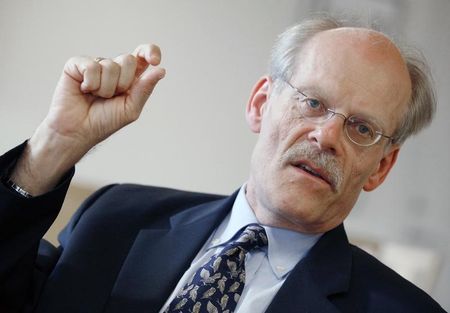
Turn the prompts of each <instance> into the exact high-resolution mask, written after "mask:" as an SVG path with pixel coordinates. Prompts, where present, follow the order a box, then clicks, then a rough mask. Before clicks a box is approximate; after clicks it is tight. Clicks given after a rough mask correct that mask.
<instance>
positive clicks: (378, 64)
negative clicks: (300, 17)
mask: <svg viewBox="0 0 450 313" xmlns="http://www.w3.org/2000/svg"><path fill="white" fill-rule="evenodd" d="M344 26H345V25H344V24H342V23H341V22H339V21H336V20H334V19H331V18H327V17H324V18H316V19H311V20H308V21H305V22H303V23H302V24H299V25H297V26H294V27H293V28H291V29H289V30H287V31H286V32H285V33H283V34H282V35H281V36H280V38H279V40H278V41H277V43H276V45H275V47H274V50H273V55H272V60H271V68H270V73H269V75H267V76H264V77H262V78H261V79H260V80H259V81H258V82H257V83H256V85H255V87H254V89H253V91H252V92H251V97H250V99H249V101H248V104H247V109H246V118H247V121H248V124H249V126H250V129H251V130H252V131H253V132H255V133H258V134H259V138H258V141H257V143H256V147H255V149H254V152H253V155H252V159H251V170H250V177H249V179H248V181H247V183H246V184H245V185H244V186H243V187H242V188H241V189H240V190H239V191H237V192H236V193H235V194H233V195H231V196H230V197H221V196H216V195H207V194H200V193H189V192H183V191H177V190H170V189H164V188H156V187H145V186H134V185H112V186H107V187H105V188H103V189H101V190H99V191H97V192H96V193H95V194H94V195H92V196H91V197H90V198H89V199H88V200H87V201H86V202H85V203H84V204H83V205H82V207H81V208H80V209H79V211H78V212H77V213H76V215H75V216H74V217H73V218H72V221H71V222H70V223H69V225H68V226H67V227H66V228H65V230H64V231H63V232H62V234H61V235H60V242H61V246H60V247H59V248H58V249H56V248H54V247H52V246H50V245H48V244H46V243H45V242H42V243H41V245H40V248H39V252H37V251H38V245H39V241H40V238H41V237H42V235H43V234H44V233H45V231H46V229H47V228H48V227H49V226H50V225H51V223H52V221H53V219H54V218H55V216H56V215H57V213H58V210H59V208H60V206H61V203H62V201H63V198H64V194H65V192H66V190H67V187H68V184H69V181H70V177H71V176H72V175H73V167H74V165H75V164H76V162H77V161H78V160H79V159H80V158H82V156H83V155H84V154H85V153H86V152H87V151H89V150H90V149H91V148H92V147H93V146H95V145H96V144H97V143H98V142H100V141H102V140H103V139H105V138H106V137H108V136H109V135H111V134H112V133H114V132H115V131H117V130H118V129H120V128H121V127H123V126H125V125H126V124H128V123H130V122H132V121H134V120H135V119H137V118H138V116H139V114H140V112H141V110H142V107H143V105H144V103H145V102H146V100H147V98H148V97H149V96H150V94H151V93H152V91H153V89H154V87H155V86H156V84H157V82H158V81H159V80H160V79H162V78H163V77H164V74H165V72H164V69H162V68H161V67H160V66H159V64H160V61H161V53H160V50H159V48H158V47H157V46H155V45H143V46H140V47H138V48H137V49H136V51H135V53H134V54H133V55H122V56H119V57H117V58H115V59H113V60H111V59H103V58H97V59H93V58H88V57H77V58H73V59H71V60H69V61H68V62H67V64H66V65H65V68H64V72H63V74H62V76H61V79H60V81H59V83H58V86H57V88H56V91H55V95H54V98H53V101H52V105H51V107H50V111H49V113H48V115H47V117H46V118H45V120H44V121H43V122H42V124H41V125H40V126H39V127H38V129H37V130H36V132H35V133H34V134H33V136H32V137H31V138H30V139H29V140H28V141H27V142H26V143H24V144H23V145H21V146H19V147H17V148H15V149H14V150H12V151H10V152H8V153H7V154H5V155H4V156H3V157H2V158H1V159H0V165H1V168H2V177H3V186H2V187H0V188H2V189H1V197H2V203H1V204H0V214H1V215H0V216H1V218H0V223H1V224H0V229H2V243H1V250H0V251H2V264H1V268H0V277H1V280H0V283H1V285H0V286H1V287H0V288H1V297H2V298H1V303H0V305H1V308H2V310H3V311H5V312H21V311H24V312H233V311H234V312H443V309H442V308H441V307H440V306H439V305H438V304H437V303H436V302H434V301H433V300H432V299H431V298H430V297H429V296H428V295H426V294H425V293H424V292H423V291H421V290H420V289H418V288H417V287H415V286H413V285H412V284H411V283H409V282H407V281H406V280H404V279H403V278H401V277H400V276H398V275H397V274H396V273H394V272H393V271H391V270H390V269H388V268H387V267H386V266H384V265H382V264H381V263H380V262H378V261H377V260H375V259H374V258H373V257H371V256H369V255H368V254H366V253H364V252H363V251H362V250H360V249H358V248H357V247H354V246H352V245H350V244H349V243H348V241H347V238H346V235H345V231H344V228H343V226H342V223H343V220H344V219H345V217H346V216H347V215H348V214H349V213H350V211H351V209H352V208H353V206H354V204H355V202H356V200H357V198H358V196H359V193H360V192H361V190H362V189H364V190H366V191H371V190H373V189H375V188H376V187H378V186H379V185H380V184H381V183H382V182H383V181H384V179H385V178H386V176H387V175H388V173H389V171H390V169H391V168H392V166H393V165H394V164H395V162H396V159H397V155H398V152H399V149H400V147H401V144H402V143H403V142H404V140H405V139H406V138H407V137H408V136H409V135H411V134H413V133H416V132H417V131H419V130H420V129H422V128H423V127H424V126H426V125H427V124H428V123H429V122H430V121H431V118H432V116H433V113H434V106H435V104H434V99H433V92H432V89H431V87H430V86H429V80H428V78H427V76H426V67H424V65H423V64H422V63H421V61H420V59H417V58H415V57H411V56H409V54H408V53H406V52H401V51H400V50H399V49H398V48H397V47H396V46H395V45H394V44H393V43H392V42H391V41H390V40H389V39H388V38H387V37H386V36H385V35H383V34H381V33H379V32H376V31H374V30H370V29H367V28H356V27H344ZM242 236H244V237H242ZM242 238H244V239H242ZM255 241H257V244H256V245H255V246H254V247H249V246H246V247H243V243H247V244H248V243H254V242H255ZM244 259H245V261H243V260H244ZM225 260H226V261H225ZM224 268H225V270H223V269H224ZM224 272H226V273H224Z"/></svg>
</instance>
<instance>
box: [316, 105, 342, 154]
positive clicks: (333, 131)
mask: <svg viewBox="0 0 450 313" xmlns="http://www.w3.org/2000/svg"><path fill="white" fill-rule="evenodd" d="M336 117H340V118H336ZM341 119H342V120H341ZM345 120H346V117H345V115H343V114H341V113H336V112H334V114H333V115H332V116H331V118H330V119H328V120H326V121H324V122H322V123H318V124H316V125H315V127H314V129H313V130H311V131H310V132H309V134H308V139H309V140H310V141H312V142H314V143H315V144H316V145H318V147H319V148H320V149H321V150H324V151H328V152H331V153H333V154H336V153H338V152H339V147H340V144H341V142H342V136H343V135H344V134H343V130H344V123H345Z"/></svg>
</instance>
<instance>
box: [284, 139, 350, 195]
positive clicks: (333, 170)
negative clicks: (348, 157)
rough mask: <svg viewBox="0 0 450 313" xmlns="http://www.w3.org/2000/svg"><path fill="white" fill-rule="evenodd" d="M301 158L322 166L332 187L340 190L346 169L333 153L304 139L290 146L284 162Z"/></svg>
mask: <svg viewBox="0 0 450 313" xmlns="http://www.w3.org/2000/svg"><path fill="white" fill-rule="evenodd" d="M299 160H307V161H309V162H311V163H312V164H313V165H314V166H315V167H318V168H320V169H321V170H322V171H323V172H324V173H325V175H326V176H327V178H328V180H329V181H330V182H331V185H332V187H333V188H334V189H335V190H339V187H340V186H341V184H342V181H343V179H344V170H343V169H342V166H341V165H340V163H339V162H338V160H337V159H336V157H335V156H334V155H333V154H331V153H329V152H326V151H323V150H320V149H318V148H316V147H314V146H312V145H311V144H310V143H308V142H307V141H302V142H300V143H298V144H296V145H293V146H292V147H290V148H289V149H288V150H287V151H286V152H285V154H284V155H283V158H282V162H283V164H293V163H295V162H298V161H299Z"/></svg>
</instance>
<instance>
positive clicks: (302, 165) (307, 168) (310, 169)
mask: <svg viewBox="0 0 450 313" xmlns="http://www.w3.org/2000/svg"><path fill="white" fill-rule="evenodd" d="M293 166H295V167H296V168H298V169H300V170H302V171H303V172H306V173H307V174H309V175H311V176H314V177H316V178H318V179H320V180H322V181H323V182H325V183H326V184H328V185H329V186H330V187H331V188H332V189H333V190H334V189H335V186H334V183H333V182H332V181H331V179H330V178H329V177H328V175H327V174H326V173H325V172H324V171H323V170H321V169H320V168H316V167H314V166H312V165H310V164H307V163H306V162H298V163H295V164H293Z"/></svg>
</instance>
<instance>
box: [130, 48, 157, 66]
mask: <svg viewBox="0 0 450 313" xmlns="http://www.w3.org/2000/svg"><path fill="white" fill-rule="evenodd" d="M133 55H134V56H136V57H138V58H142V59H144V60H145V61H146V62H147V63H148V64H151V65H153V66H156V65H159V64H160V63H161V49H160V48H159V47H158V46H157V45H154V44H143V45H139V46H138V47H137V48H136V49H135V50H134V52H133Z"/></svg>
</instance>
